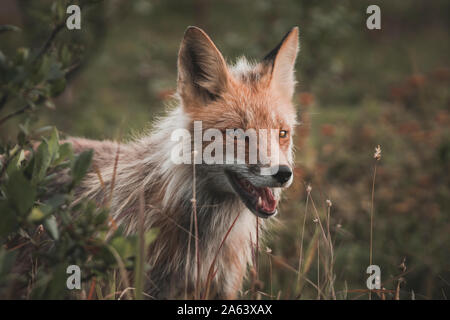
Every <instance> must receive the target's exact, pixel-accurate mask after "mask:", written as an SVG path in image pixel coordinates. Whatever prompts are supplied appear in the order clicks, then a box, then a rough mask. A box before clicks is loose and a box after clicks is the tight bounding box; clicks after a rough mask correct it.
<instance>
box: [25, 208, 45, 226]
mask: <svg viewBox="0 0 450 320" xmlns="http://www.w3.org/2000/svg"><path fill="white" fill-rule="evenodd" d="M44 217H45V215H44V213H43V212H42V211H41V209H39V208H33V209H32V210H31V213H30V214H29V215H28V218H27V221H28V222H32V223H37V222H40V221H42V219H44Z"/></svg>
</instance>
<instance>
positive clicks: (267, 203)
mask: <svg viewBox="0 0 450 320" xmlns="http://www.w3.org/2000/svg"><path fill="white" fill-rule="evenodd" d="M258 191H259V192H258V194H259V199H261V200H259V199H258V204H257V206H258V208H259V209H261V210H263V211H264V212H269V213H270V212H274V211H275V209H276V207H277V202H278V201H277V200H276V199H275V198H274V196H273V193H272V190H271V189H270V188H267V187H265V188H261V189H259V190H258Z"/></svg>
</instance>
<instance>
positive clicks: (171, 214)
mask: <svg viewBox="0 0 450 320" xmlns="http://www.w3.org/2000/svg"><path fill="white" fill-rule="evenodd" d="M297 53H298V28H297V27H295V28H293V29H291V30H290V31H289V32H288V33H287V34H286V35H285V37H284V38H283V39H282V41H281V42H280V43H279V44H278V46H276V47H275V49H273V50H272V51H271V52H270V53H269V54H268V55H267V56H265V58H264V59H263V60H262V61H260V62H258V63H250V62H248V61H247V60H246V59H245V58H241V59H239V60H238V62H237V63H236V64H234V65H228V64H227V63H226V62H225V59H224V58H223V56H222V54H221V53H220V52H219V50H218V49H217V48H216V46H215V45H214V43H213V42H212V41H211V39H210V38H209V37H208V35H207V34H206V33H205V32H204V31H203V30H201V29H199V28H197V27H189V28H187V30H186V32H185V34H184V38H183V40H182V42H181V46H180V50H179V54H178V79H177V92H176V95H175V96H176V97H175V98H176V99H177V102H178V105H177V106H176V107H175V108H174V109H172V110H170V111H169V112H168V114H167V116H165V117H163V118H162V119H159V120H158V121H157V123H156V124H155V126H154V127H153V130H152V131H151V132H150V133H149V134H146V135H143V136H142V137H141V138H137V139H135V140H134V141H132V142H129V143H124V144H121V145H120V151H119V152H118V153H117V154H118V162H117V166H116V174H115V177H113V172H114V166H115V159H116V151H117V150H118V148H117V144H116V143H115V142H112V141H93V140H87V139H82V138H69V141H71V142H72V144H73V147H74V150H75V151H76V152H80V151H83V150H86V149H93V150H94V158H93V168H96V170H98V171H99V172H100V174H101V177H102V179H103V183H104V185H106V188H103V187H102V185H101V182H100V180H99V176H98V174H97V173H96V172H95V171H94V170H92V171H91V172H90V173H89V174H88V176H87V177H86V178H85V180H84V181H83V182H82V186H81V187H80V190H79V191H78V193H77V195H78V197H80V198H92V199H95V200H97V201H99V202H101V201H102V200H103V198H104V195H103V192H104V190H108V191H105V192H109V189H110V188H109V187H108V185H109V186H111V184H113V195H112V200H111V204H110V209H111V214H112V218H113V219H114V220H115V221H116V223H117V224H121V225H123V226H124V227H125V230H126V232H128V233H134V232H136V231H137V228H138V221H139V219H138V214H139V208H140V204H139V201H140V197H141V195H143V196H144V199H145V201H144V202H145V205H144V208H145V210H144V214H145V222H144V228H145V229H146V230H148V229H150V228H158V229H159V233H158V237H157V239H156V240H155V241H154V242H153V243H152V244H151V246H150V248H149V252H148V263H149V265H150V271H149V274H148V285H147V287H146V290H147V293H148V294H149V295H150V296H152V297H154V298H157V299H167V298H169V299H176V298H186V297H187V298H194V297H195V294H197V297H205V292H206V291H208V292H209V294H208V296H207V297H209V298H219V299H233V298H236V297H238V296H239V291H240V290H241V286H242V283H243V279H244V278H245V276H246V273H247V268H248V266H249V265H251V263H252V246H254V243H255V242H256V233H257V232H256V228H257V226H259V228H260V229H261V230H259V231H260V232H262V231H264V230H265V225H266V223H265V221H266V218H270V217H273V216H274V215H275V214H276V213H277V206H278V201H279V199H280V193H281V189H282V188H285V187H288V186H289V185H290V184H291V182H292V179H293V170H292V163H293V151H292V149H293V148H292V134H293V132H294V126H295V125H296V111H295V108H294V106H293V104H292V97H293V93H294V89H295V77H294V72H295V68H294V66H295V60H296V57H297ZM196 122H200V123H201V125H202V129H201V130H202V132H206V131H207V130H208V129H214V130H216V131H215V132H219V133H220V135H221V137H228V132H229V130H231V132H232V133H233V130H234V131H236V129H237V128H240V129H242V130H248V129H254V130H256V131H257V132H259V131H260V130H263V129H266V130H271V131H272V132H273V130H275V132H276V134H277V136H276V139H275V143H270V148H271V155H272V154H275V153H276V154H277V157H273V156H265V158H264V156H262V157H259V158H258V159H257V161H256V162H255V163H249V161H247V160H245V161H241V162H239V161H237V160H239V159H237V158H235V159H232V161H228V160H229V159H227V161H226V162H225V161H223V162H222V163H220V161H214V162H213V163H206V162H207V161H205V160H202V161H196V159H194V163H176V161H174V159H173V156H172V155H173V154H174V151H173V150H174V148H176V146H177V145H178V146H179V142H178V141H174V139H173V136H172V135H173V132H175V131H176V130H179V129H183V130H185V132H188V133H191V134H192V136H194V138H193V140H194V139H195V136H196V135H197V133H195V132H194V131H195V130H194V129H195V128H194V127H195V126H194V124H195V123H196ZM202 132H200V138H201V139H203V140H208V139H207V138H205V136H202ZM246 132H247V131H246ZM217 138H218V137H217V136H216V140H217ZM248 138H249V137H248V136H245V139H244V141H245V156H246V157H247V156H249V155H250V154H251V153H252V152H254V151H255V150H256V151H257V152H258V153H259V154H261V153H260V151H261V149H263V148H268V147H269V143H267V141H265V140H264V139H261V140H259V141H257V142H256V145H255V146H254V148H253V149H252V146H250V142H249V139H248ZM233 139H234V138H233ZM238 139H239V137H237V136H236V139H235V140H238ZM193 140H189V142H188V143H187V144H184V147H187V150H190V147H191V146H192V144H196V143H197V141H193ZM203 140H202V141H201V142H200V143H199V144H200V149H195V150H196V151H194V152H191V153H193V154H194V155H196V154H197V152H200V153H203V152H204V151H205V149H206V148H208V144H207V143H206V142H207V141H206V142H205V141H203ZM212 140H213V139H211V137H210V138H209V141H212ZM217 141H218V140H217ZM217 141H215V143H216V147H217ZM233 141H234V140H233ZM233 143H234V142H233ZM223 145H224V146H225V143H224V144H223ZM197 147H198V144H197ZM220 149H221V146H220V145H219V147H218V148H216V150H215V152H219V151H221V150H220ZM252 150H253V151H252ZM188 152H189V151H188ZM175 154H176V152H175ZM212 155H213V156H214V155H215V154H214V152H213V153H212ZM232 155H234V153H233V154H232ZM262 158H264V159H262ZM186 159H190V154H188V157H186ZM216 160H217V159H216ZM241 160H242V159H241ZM263 160H266V161H265V162H264V161H263ZM193 166H195V168H193ZM263 168H266V169H267V168H268V169H270V170H271V171H270V170H269V171H270V172H271V173H269V174H268V173H267V172H266V173H263V170H262V169H263ZM273 168H275V170H272V169H273ZM194 172H195V175H194ZM113 180H114V183H113ZM193 190H195V192H194V191H193ZM194 206H195V210H193V209H194ZM194 211H195V220H196V221H195V222H196V224H197V228H198V230H197V231H198V233H197V235H198V236H197V238H196V239H194V238H195V234H194V227H193V223H192V221H193V215H194ZM257 219H259V221H258V223H257ZM224 239H225V241H224ZM195 240H197V241H198V248H197V251H196V250H195V246H194V242H195ZM197 254H198V256H197ZM212 264H214V266H213V269H212V270H213V271H214V272H213V273H212V274H211V272H210V269H211V265H212ZM207 285H208V288H207ZM186 293H187V295H186Z"/></svg>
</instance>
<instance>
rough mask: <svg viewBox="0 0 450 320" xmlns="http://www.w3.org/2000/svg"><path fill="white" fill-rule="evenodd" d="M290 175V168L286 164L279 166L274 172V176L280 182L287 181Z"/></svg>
mask: <svg viewBox="0 0 450 320" xmlns="http://www.w3.org/2000/svg"><path fill="white" fill-rule="evenodd" d="M291 176H292V170H291V168H290V167H288V166H279V167H278V172H277V173H275V174H274V178H275V179H276V180H277V181H278V182H279V183H281V184H284V183H286V182H288V181H289V179H290V178H291Z"/></svg>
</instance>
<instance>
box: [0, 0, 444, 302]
mask: <svg viewBox="0 0 450 320" xmlns="http://www.w3.org/2000/svg"><path fill="white" fill-rule="evenodd" d="M69 3H70V4H80V5H81V8H82V29H81V30H74V31H69V30H67V29H66V28H65V19H66V17H67V15H66V12H65V8H66V7H67V5H68V4H69ZM369 4H371V3H369V2H368V1H358V2H351V1H340V2H339V3H338V4H336V3H335V2H334V1H331V0H326V1H320V2H319V3H316V2H310V1H294V0H286V1H273V0H263V1H249V2H241V1H234V0H230V1H223V2H214V3H212V2H208V1H202V0H199V1H194V2H193V3H191V2H190V1H176V2H175V1H164V2H162V1H151V0H149V1H147V0H136V1H114V2H113V1H111V2H108V1H94V0H91V1H39V2H37V1H25V0H22V1H15V0H3V3H2V9H0V25H1V27H0V44H1V46H0V157H1V161H0V219H1V220H0V221H1V223H0V242H1V248H0V297H1V298H54V299H60V298H76V299H81V298H90V299H118V298H125V297H128V298H142V297H143V295H142V294H141V290H139V288H140V286H141V285H142V281H141V280H140V279H142V276H141V275H142V273H143V272H144V270H145V268H146V266H145V265H143V263H142V260H140V257H141V254H140V252H142V250H143V247H145V246H147V245H148V244H149V243H150V241H151V240H152V238H153V237H154V236H155V235H156V230H152V231H151V232H149V233H147V234H145V235H144V234H142V233H141V234H139V235H135V236H127V237H126V236H124V233H123V230H121V228H120V227H119V228H117V226H116V225H115V223H114V222H113V221H112V220H110V218H108V199H105V201H104V202H105V205H104V207H102V208H97V207H96V206H95V205H94V204H93V203H91V202H90V201H87V200H86V201H82V202H80V203H77V204H74V203H73V198H74V189H75V187H76V186H77V184H79V182H80V180H81V179H82V178H83V176H84V174H85V173H86V170H87V169H88V167H89V165H90V159H91V157H92V154H91V153H90V152H86V153H82V154H80V155H74V154H73V152H72V150H71V147H70V145H69V144H66V143H64V141H63V139H60V136H64V135H66V134H69V135H80V136H87V137H90V138H97V139H103V138H118V137H121V136H123V137H124V140H125V139H126V138H127V137H129V136H131V135H132V134H133V133H134V132H135V131H141V130H142V129H143V128H145V127H146V126H147V125H148V123H149V122H151V120H152V119H153V118H154V117H155V115H158V114H159V113H160V112H161V111H162V110H163V108H164V105H165V104H166V103H167V102H168V101H170V99H169V97H170V95H171V93H173V91H174V89H175V85H176V55H177V52H178V45H179V42H180V40H181V36H182V33H183V31H184V29H185V28H186V26H188V25H198V26H200V27H202V28H204V29H205V30H207V31H208V33H209V34H210V35H211V36H212V37H213V39H214V41H215V42H216V43H217V44H218V46H219V48H220V49H221V51H222V52H223V53H224V55H225V56H227V57H231V58H232V59H234V58H236V57H238V56H239V55H242V54H245V55H248V56H249V57H250V58H254V59H258V58H260V57H262V56H264V54H265V53H267V51H268V50H269V49H271V48H272V47H273V46H274V45H275V44H276V43H277V42H278V41H279V38H280V36H281V35H283V34H284V33H285V32H286V31H287V30H288V29H289V28H290V27H291V26H293V25H298V26H299V27H300V41H301V51H300V55H299V60H298V70H297V77H298V79H299V85H298V90H297V92H298V94H297V96H296V100H297V101H296V102H297V104H298V105H299V116H300V119H301V122H302V123H301V125H300V126H299V127H298V129H297V132H296V141H295V144H296V148H297V151H296V157H297V158H296V171H295V183H294V185H293V186H292V187H291V188H290V189H289V191H288V192H287V194H286V197H285V198H286V199H285V200H284V201H283V203H282V208H281V210H280V212H281V213H280V218H279V220H280V223H278V224H276V225H275V226H274V228H272V229H271V230H270V232H269V234H268V235H267V236H268V240H267V241H265V242H264V243H259V244H258V245H259V252H258V253H255V262H257V263H256V264H255V266H256V267H255V269H253V270H251V272H250V276H249V279H248V283H246V285H245V288H244V291H243V293H242V297H243V298H253V299H259V298H260V299H277V298H281V299H298V298H299V299H316V298H320V299H334V298H336V299H366V298H368V297H369V292H368V291H367V288H366V279H367V277H368V275H367V274H366V268H367V266H368V265H369V262H370V261H372V262H373V263H374V264H376V265H379V266H380V267H381V272H382V274H381V281H382V286H383V288H385V289H386V290H382V291H380V292H373V293H372V294H371V298H372V299H413V298H414V299H430V298H435V299H446V298H447V297H448V295H449V294H450V290H449V281H450V270H449V257H448V252H449V249H450V245H449V244H450V237H449V234H450V224H449V215H448V214H449V212H450V205H449V193H450V190H449V186H450V181H449V177H448V174H447V173H448V172H449V169H450V167H449V163H450V161H449V159H450V140H449V136H450V135H449V124H450V115H449V91H448V87H449V81H450V69H449V66H448V55H449V43H448V30H449V28H448V27H449V26H448V12H449V9H450V8H449V3H448V1H436V2H433V3H432V4H431V3H429V2H427V1H402V2H398V3H397V2H396V3H391V2H389V3H387V2H386V3H385V2H383V3H382V4H380V7H381V11H382V30H379V31H377V30H367V29H366V27H365V19H366V17H367V15H366V13H365V9H366V8H367V6H368V5H369ZM56 128H58V130H57V129H56ZM37 142H42V143H41V144H40V146H39V148H37V149H36V150H33V148H32V146H33V145H35V144H36V143H37ZM378 145H380V146H381V149H382V154H381V159H376V158H374V152H375V150H374V148H375V147H377V146H378ZM61 170H63V171H65V172H67V173H68V177H70V178H69V179H67V180H66V181H60V180H58V178H59V175H58V172H60V171H61ZM55 186H57V187H55ZM81 213H82V214H81ZM371 221H372V222H371ZM142 239H144V240H142ZM23 255H26V256H27V257H30V258H28V259H26V260H27V261H29V262H30V263H29V265H24V266H18V265H17V264H16V263H15V262H16V261H18V260H19V259H20V258H21V257H22V256H23ZM70 264H76V265H78V266H80V267H81V269H82V270H83V273H82V276H83V278H82V289H81V290H72V291H70V290H67V288H66V279H67V276H68V275H67V274H66V268H67V265H70ZM16 268H22V269H19V270H24V272H22V273H19V274H20V276H17V273H12V272H11V271H12V270H13V269H16ZM16 270H17V269H16ZM130 271H135V274H136V275H137V276H136V277H134V279H132V278H131V277H129V274H128V273H129V272H130ZM22 286H25V288H26V290H23V291H20V292H19V291H18V290H16V288H19V287H22ZM134 288H138V289H137V290H135V289H134Z"/></svg>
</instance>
